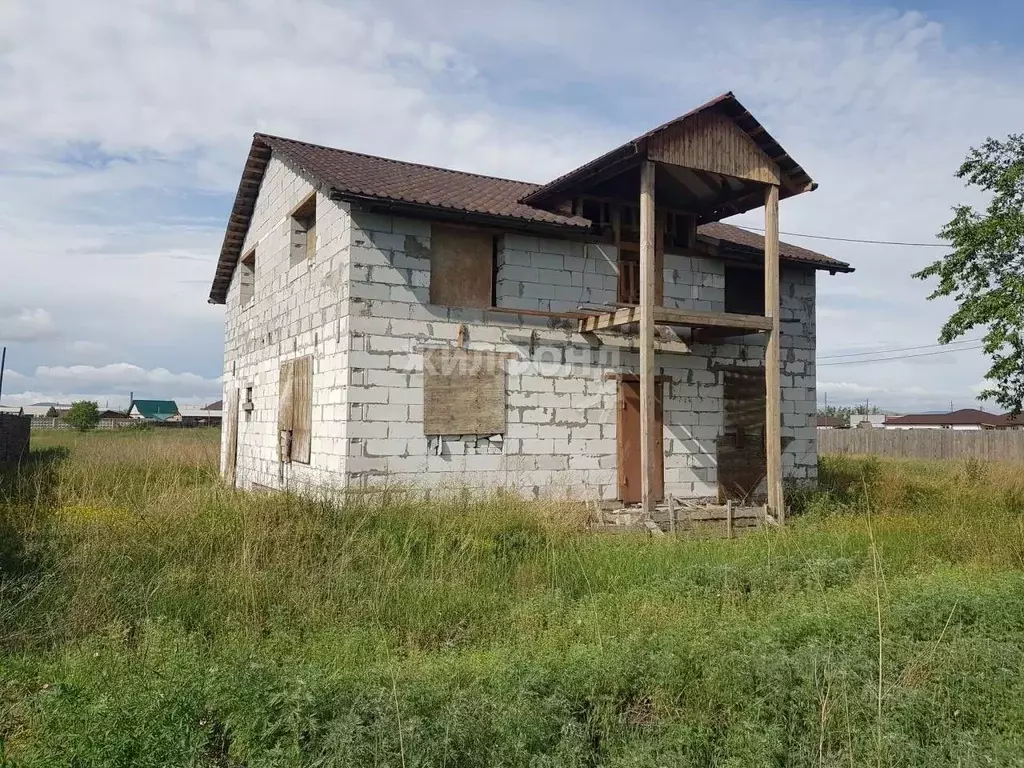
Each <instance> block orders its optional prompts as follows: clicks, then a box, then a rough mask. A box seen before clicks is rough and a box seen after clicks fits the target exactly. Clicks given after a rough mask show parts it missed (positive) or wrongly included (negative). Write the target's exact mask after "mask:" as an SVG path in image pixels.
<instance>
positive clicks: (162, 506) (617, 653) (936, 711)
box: [0, 430, 1024, 768]
mask: <svg viewBox="0 0 1024 768" xmlns="http://www.w3.org/2000/svg"><path fill="white" fill-rule="evenodd" d="M33 440H34V451H33V455H32V459H31V461H30V462H29V463H28V464H27V465H25V466H23V467H22V468H21V469H20V470H18V471H11V472H7V473H6V474H3V475H0V765H9V766H37V765H38V766H50V765H52V766H101V765H102V766H252V767H253V768H255V767H256V766H396V767H398V766H402V767H405V766H409V767H411V766H432V767H433V766H437V767H439V768H440V767H442V766H451V767H452V768H455V767H457V766H616V767H618V766H711V765H714V766H810V765H815V766H821V765H829V766H832V765H835V766H861V765H873V766H904V765H914V766H937V765H958V766H975V765H977V766H982V765H984V766H992V765H1021V764H1024V676H1022V670H1024V570H1022V569H1024V471H1022V470H1024V467H1022V466H1010V465H983V464H979V463H974V462H970V463H961V464H952V463H951V464H937V463H935V464H924V463H907V462H878V461H871V460H860V461H854V460H842V461H840V460H835V459H830V460H826V461H824V462H823V465H822V480H823V483H822V485H823V490H822V492H821V493H819V494H816V495H814V496H807V497H805V498H802V499H798V501H799V502H800V504H801V506H802V507H803V514H802V515H800V516H799V517H797V518H796V519H794V520H793V522H792V523H791V525H790V526H789V527H788V528H787V529H786V530H784V531H762V532H758V533H755V534H750V535H747V536H744V537H742V538H739V539H735V540H726V539H702V540H688V539H682V538H680V539H673V538H670V537H664V538H649V537H645V536H641V535H636V536H633V535H615V536H610V535H595V534H590V533H587V532H586V530H585V511H583V510H580V509H579V508H576V507H574V506H572V505H568V504H566V505H558V504H547V505H544V506H537V505H532V504H526V503H523V502H521V501H518V500H516V499H514V498H510V497H505V496H495V497H494V498H491V499H488V500H486V501H475V502H474V501H470V500H467V499H465V498H462V497H460V496H459V495H458V494H453V495H452V498H451V499H449V500H447V501H435V502H431V503H429V504H425V503H420V502H416V501H415V500H412V499H410V498H406V497H404V496H403V495H402V494H401V493H399V492H394V493H391V494H389V495H388V497H387V498H384V499H379V498H378V499H374V500H369V499H366V500H360V499H353V500H351V501H350V502H348V503H347V504H346V505H345V506H342V507H334V506H331V505H330V504H328V503H317V502H312V501H304V500H300V499H296V498H292V497H289V496H284V495H276V494H252V495H249V494H243V493H236V492H231V491H228V490H226V489H224V488H222V487H221V486H220V485H219V483H218V480H217V471H216V459H217V443H216V440H217V435H216V434H215V433H204V432H202V431H175V432H170V431H159V430H158V431H154V432H149V433H146V432H142V433H132V434H113V433H94V434H87V435H77V434H67V433H36V434H34V435H33Z"/></svg>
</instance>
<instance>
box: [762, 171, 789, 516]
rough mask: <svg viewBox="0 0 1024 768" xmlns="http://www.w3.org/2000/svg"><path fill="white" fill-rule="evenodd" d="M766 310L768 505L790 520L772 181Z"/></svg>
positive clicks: (766, 205) (776, 190) (776, 220)
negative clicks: (785, 486)
mask: <svg viewBox="0 0 1024 768" xmlns="http://www.w3.org/2000/svg"><path fill="white" fill-rule="evenodd" d="M764 314H765V316H766V317H770V318H771V320H772V329H771V330H770V331H769V332H768V346H767V348H766V349H765V355H764V386H765V407H764V410H765V430H764V440H765V457H766V458H767V463H768V467H767V469H768V508H769V510H770V511H771V513H772V514H773V515H774V517H775V519H776V520H778V521H779V522H780V523H784V522H785V521H786V506H785V499H784V498H783V495H782V385H781V379H780V375H781V374H780V371H779V365H780V347H779V341H780V339H779V188H778V187H777V186H776V185H774V184H769V185H768V186H767V188H766V189H765V199H764Z"/></svg>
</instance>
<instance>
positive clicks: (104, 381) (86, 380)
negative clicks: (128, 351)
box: [35, 363, 219, 387]
mask: <svg viewBox="0 0 1024 768" xmlns="http://www.w3.org/2000/svg"><path fill="white" fill-rule="evenodd" d="M35 377H36V378H37V379H39V380H40V381H47V382H74V383H76V384H77V385H79V386H82V385H86V384H101V385H115V386H120V387H127V386H155V387H160V386H175V387H179V386H191V387H194V386H211V385H214V384H217V382H218V381H219V379H205V378H203V377H202V376H199V375H197V374H195V373H171V372H170V371H168V370H167V369H166V368H154V369H153V370H146V369H144V368H141V367H139V366H137V365H132V364H130V363H111V364H110V365H102V366H94V365H70V366H61V365H56V366H45V365H41V366H39V367H38V368H36V373H35Z"/></svg>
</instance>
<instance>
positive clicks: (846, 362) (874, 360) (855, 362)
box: [818, 344, 982, 367]
mask: <svg viewBox="0 0 1024 768" xmlns="http://www.w3.org/2000/svg"><path fill="white" fill-rule="evenodd" d="M981 348H982V345H981V344H979V345H978V346H976V347H960V348H958V349H940V350H938V351H936V352H920V353H918V354H916V355H899V356H897V357H879V358H872V359H869V360H842V361H840V362H838V363H835V362H833V363H818V367H822V366H825V365H860V364H861V363H889V362H893V361H895V360H909V359H911V358H913V357H931V356H932V355H948V354H950V353H952V352H968V351H970V350H973V349H981Z"/></svg>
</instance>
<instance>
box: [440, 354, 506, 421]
mask: <svg viewBox="0 0 1024 768" xmlns="http://www.w3.org/2000/svg"><path fill="white" fill-rule="evenodd" d="M506 359H507V355H506V354H504V353H495V352H477V351H471V350H464V349H433V350H429V351H425V352H424V353H423V433H424V434H427V435H496V434H504V433H505V423H506V422H505V360H506Z"/></svg>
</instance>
